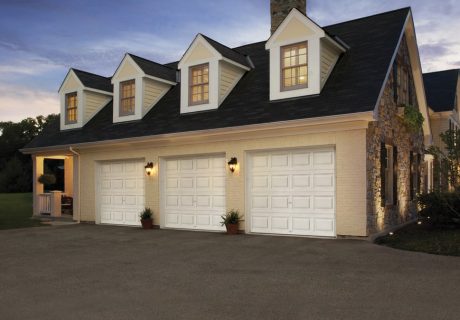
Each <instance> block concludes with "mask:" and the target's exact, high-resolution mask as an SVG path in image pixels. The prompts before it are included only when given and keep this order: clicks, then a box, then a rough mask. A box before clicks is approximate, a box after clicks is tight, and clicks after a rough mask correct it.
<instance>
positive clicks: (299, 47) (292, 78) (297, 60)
mask: <svg viewBox="0 0 460 320" xmlns="http://www.w3.org/2000/svg"><path fill="white" fill-rule="evenodd" d="M307 87H308V46H307V42H302V43H297V44H294V45H289V46H285V47H282V48H281V89H282V90H293V89H299V88H307Z"/></svg>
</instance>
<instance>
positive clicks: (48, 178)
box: [38, 173, 56, 185]
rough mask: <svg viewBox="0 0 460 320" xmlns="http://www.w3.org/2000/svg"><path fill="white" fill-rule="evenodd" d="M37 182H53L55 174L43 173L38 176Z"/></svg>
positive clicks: (48, 183)
mask: <svg viewBox="0 0 460 320" xmlns="http://www.w3.org/2000/svg"><path fill="white" fill-rule="evenodd" d="M38 182H39V183H41V184H47V185H51V184H55V183H56V176H55V175H54V174H49V173H45V174H42V175H41V176H40V177H38Z"/></svg>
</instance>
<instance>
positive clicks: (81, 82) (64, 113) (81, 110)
mask: <svg viewBox="0 0 460 320" xmlns="http://www.w3.org/2000/svg"><path fill="white" fill-rule="evenodd" d="M59 95H60V106H61V107H60V110H61V122H60V125H61V130H67V129H76V128H81V127H83V126H84V125H85V124H86V123H87V122H88V121H89V120H91V118H92V117H94V116H95V115H96V114H97V113H98V112H99V111H100V110H101V109H102V108H103V107H104V106H105V105H106V104H107V103H108V102H109V101H110V100H111V99H112V84H111V83H110V78H106V77H102V76H99V75H97V74H93V73H89V72H85V71H81V70H77V69H70V70H69V72H68V73H67V75H66V77H65V79H64V81H63V82H62V85H61V87H60V88H59Z"/></svg>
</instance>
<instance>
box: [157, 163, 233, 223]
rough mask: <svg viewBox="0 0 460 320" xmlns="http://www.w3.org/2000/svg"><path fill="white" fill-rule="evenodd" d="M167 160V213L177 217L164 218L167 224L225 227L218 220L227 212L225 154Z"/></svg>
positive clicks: (167, 215)
mask: <svg viewBox="0 0 460 320" xmlns="http://www.w3.org/2000/svg"><path fill="white" fill-rule="evenodd" d="M165 162H166V166H165V167H166V170H165V171H164V173H165V175H166V176H165V179H164V181H166V182H165V183H166V186H165V188H164V190H165V198H164V199H165V207H164V209H165V215H166V217H169V215H174V219H172V218H171V219H168V218H167V219H166V220H165V226H166V227H172V228H185V229H201V230H223V227H222V226H220V224H219V222H220V219H221V218H220V216H221V215H222V214H224V213H225V184H226V172H225V170H226V166H225V164H226V162H225V158H224V157H223V156H211V157H205V156H203V157H190V158H188V159H168V160H165ZM170 163H174V164H173V165H170ZM176 164H178V166H176ZM168 168H169V170H168ZM176 179H177V180H178V181H179V183H176ZM170 186H171V187H170Z"/></svg>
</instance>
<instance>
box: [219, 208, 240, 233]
mask: <svg viewBox="0 0 460 320" xmlns="http://www.w3.org/2000/svg"><path fill="white" fill-rule="evenodd" d="M240 221H243V217H242V216H241V215H240V212H239V211H238V210H235V209H232V210H230V211H228V212H227V213H226V214H224V215H223V216H222V222H221V225H222V226H225V228H226V229H227V234H237V233H238V223H239V222H240Z"/></svg>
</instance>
